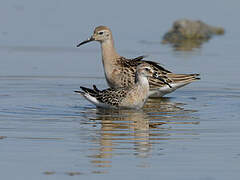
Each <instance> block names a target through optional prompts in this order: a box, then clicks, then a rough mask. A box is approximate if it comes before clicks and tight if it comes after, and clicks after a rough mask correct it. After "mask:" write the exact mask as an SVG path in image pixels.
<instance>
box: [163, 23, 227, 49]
mask: <svg viewBox="0 0 240 180" xmlns="http://www.w3.org/2000/svg"><path fill="white" fill-rule="evenodd" d="M220 34H224V29H223V28H221V27H214V26H210V25H208V24H205V23H204V22H202V21H193V20H188V19H180V20H177V21H175V22H174V23H173V27H172V28H171V29H170V30H169V31H168V32H167V33H166V34H165V35H164V36H163V41H162V43H172V44H174V45H177V46H178V47H179V45H184V44H186V43H185V41H187V42H188V43H187V44H188V45H189V41H192V44H193V45H194V44H197V46H196V47H198V46H200V45H201V43H203V42H205V41H207V40H209V39H210V38H211V37H212V36H213V35H220ZM193 48H194V47H193Z"/></svg>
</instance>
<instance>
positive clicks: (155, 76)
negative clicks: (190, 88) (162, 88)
mask: <svg viewBox="0 0 240 180" xmlns="http://www.w3.org/2000/svg"><path fill="white" fill-rule="evenodd" d="M153 77H154V78H156V79H159V80H160V81H162V82H163V83H164V84H166V85H168V86H169V87H170V88H172V86H171V85H170V84H169V83H168V82H167V81H166V80H165V79H163V78H161V77H160V76H158V74H157V73H154V74H153Z"/></svg>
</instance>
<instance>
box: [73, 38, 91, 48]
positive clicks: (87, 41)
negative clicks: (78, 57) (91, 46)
mask: <svg viewBox="0 0 240 180" xmlns="http://www.w3.org/2000/svg"><path fill="white" fill-rule="evenodd" d="M93 40H94V39H93V38H92V37H90V38H88V39H87V40H85V41H83V42H81V43H79V44H78V45H77V47H79V46H81V45H83V44H86V43H89V42H91V41H93Z"/></svg>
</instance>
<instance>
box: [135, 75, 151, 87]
mask: <svg viewBox="0 0 240 180" xmlns="http://www.w3.org/2000/svg"><path fill="white" fill-rule="evenodd" d="M135 83H136V84H137V85H139V86H142V87H146V88H149V82H148V78H147V77H146V76H142V75H139V74H137V73H136V75H135Z"/></svg>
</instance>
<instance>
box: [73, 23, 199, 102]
mask: <svg viewBox="0 0 240 180" xmlns="http://www.w3.org/2000/svg"><path fill="white" fill-rule="evenodd" d="M91 41H98V42H100V44H101V49H102V62H103V66H104V72H105V77H106V79H107V83H108V85H109V86H110V87H112V88H118V87H127V86H130V85H132V84H134V81H135V74H136V69H137V65H139V64H142V63H148V64H149V66H150V67H151V68H152V69H153V70H154V71H156V72H157V73H158V74H159V76H161V77H162V78H163V79H165V82H167V83H169V84H170V85H171V87H172V88H170V87H169V86H168V85H166V84H165V83H164V82H163V81H161V80H158V81H156V79H154V78H153V77H150V78H149V84H150V93H149V94H150V96H152V97H161V96H163V95H165V94H168V93H171V92H173V91H174V90H176V89H177V88H180V87H183V86H185V85H187V84H189V83H191V82H193V81H195V80H198V79H200V78H199V77H198V76H199V74H174V73H172V72H170V71H169V70H167V69H165V68H163V67H161V66H160V65H159V64H158V63H156V62H153V61H148V60H144V56H139V57H137V58H134V59H127V58H125V57H122V56H120V55H119V54H118V53H117V52H116V50H115V48H114V41H113V36H112V32H111V30H110V29H109V28H108V27H106V26H99V27H97V28H96V29H95V30H94V33H93V35H92V36H91V37H90V38H89V39H87V40H86V41H83V42H81V43H80V44H78V45H77V47H79V46H81V45H83V44H86V43H88V42H91Z"/></svg>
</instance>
